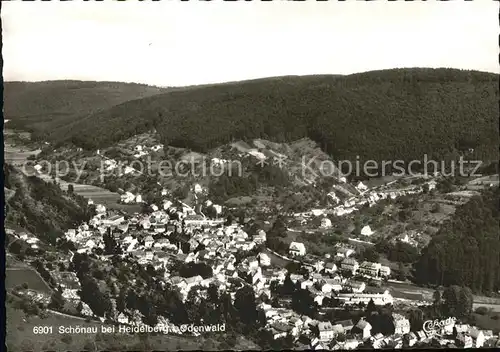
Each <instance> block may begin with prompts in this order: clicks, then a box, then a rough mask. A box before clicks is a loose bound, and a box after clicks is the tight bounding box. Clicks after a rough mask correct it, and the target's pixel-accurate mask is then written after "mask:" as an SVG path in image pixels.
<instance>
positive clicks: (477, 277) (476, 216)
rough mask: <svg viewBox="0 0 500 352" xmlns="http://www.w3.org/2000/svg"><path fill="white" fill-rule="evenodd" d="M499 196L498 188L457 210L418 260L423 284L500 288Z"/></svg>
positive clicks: (483, 289)
mask: <svg viewBox="0 0 500 352" xmlns="http://www.w3.org/2000/svg"><path fill="white" fill-rule="evenodd" d="M499 196H500V192H499V189H498V187H497V188H495V189H494V190H488V191H487V192H486V193H485V194H484V195H482V196H478V197H475V198H473V199H471V200H470V201H469V202H468V203H466V204H465V205H463V206H462V207H460V208H458V209H457V211H456V213H455V214H454V215H453V217H452V218H451V219H450V220H449V221H448V222H447V223H446V224H445V225H444V226H443V227H442V229H441V230H440V231H439V232H438V233H437V234H436V236H434V237H433V238H432V240H431V242H430V243H429V245H428V246H427V247H426V248H425V249H424V250H423V252H422V256H421V258H420V260H419V262H418V263H416V278H417V280H418V281H419V282H420V283H422V284H438V285H445V286H448V285H459V286H468V287H470V288H471V289H472V290H474V291H476V292H480V291H482V292H497V291H498V290H500V231H499V228H498V224H499V220H500V218H499V211H498V209H499V199H500V198H499Z"/></svg>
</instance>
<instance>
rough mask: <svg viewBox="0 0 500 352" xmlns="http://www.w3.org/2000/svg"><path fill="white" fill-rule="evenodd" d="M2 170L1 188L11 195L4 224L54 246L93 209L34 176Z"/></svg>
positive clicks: (8, 166) (6, 169) (6, 166)
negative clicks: (22, 230)
mask: <svg viewBox="0 0 500 352" xmlns="http://www.w3.org/2000/svg"><path fill="white" fill-rule="evenodd" d="M3 170H4V182H5V184H4V185H5V187H6V188H7V189H10V190H12V191H14V192H15V193H14V195H13V196H12V197H11V198H9V199H8V200H7V201H6V216H5V223H6V224H7V225H9V224H11V225H15V226H20V227H22V228H24V229H26V230H27V231H30V232H32V233H33V234H35V235H36V236H37V237H38V238H39V239H40V240H42V241H47V242H49V243H52V244H54V243H55V241H56V239H57V238H58V237H60V236H61V235H62V234H63V233H64V231H66V230H67V229H68V228H71V227H74V225H75V224H79V223H81V222H82V221H87V220H89V219H90V216H91V214H92V211H93V210H92V209H91V208H89V207H88V206H87V202H86V201H85V199H84V198H82V197H80V196H78V195H75V194H67V193H66V192H64V191H62V190H61V189H60V188H59V186H58V185H55V184H53V183H50V182H45V181H43V180H41V179H39V178H37V177H36V176H30V177H26V176H25V175H24V174H22V173H21V172H20V171H17V170H16V169H15V168H14V167H13V166H11V165H9V164H4V168H3Z"/></svg>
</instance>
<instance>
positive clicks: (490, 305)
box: [472, 301, 500, 312]
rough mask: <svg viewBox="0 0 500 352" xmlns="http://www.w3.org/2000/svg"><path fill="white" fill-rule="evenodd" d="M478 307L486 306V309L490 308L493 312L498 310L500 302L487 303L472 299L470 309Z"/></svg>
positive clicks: (499, 310) (499, 309)
mask: <svg viewBox="0 0 500 352" xmlns="http://www.w3.org/2000/svg"><path fill="white" fill-rule="evenodd" d="M479 307H486V308H488V309H491V310H492V311H493V312H500V302H499V303H497V304H488V303H481V302H477V301H474V304H473V305H472V309H476V308H479Z"/></svg>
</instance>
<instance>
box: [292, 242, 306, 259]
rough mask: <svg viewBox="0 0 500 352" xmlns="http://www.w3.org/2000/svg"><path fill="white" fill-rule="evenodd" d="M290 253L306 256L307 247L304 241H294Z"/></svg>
mask: <svg viewBox="0 0 500 352" xmlns="http://www.w3.org/2000/svg"><path fill="white" fill-rule="evenodd" d="M289 253H290V255H292V256H304V255H305V254H306V247H305V246H304V244H303V243H300V242H292V243H290V249H289Z"/></svg>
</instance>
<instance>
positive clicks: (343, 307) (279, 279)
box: [19, 180, 498, 349]
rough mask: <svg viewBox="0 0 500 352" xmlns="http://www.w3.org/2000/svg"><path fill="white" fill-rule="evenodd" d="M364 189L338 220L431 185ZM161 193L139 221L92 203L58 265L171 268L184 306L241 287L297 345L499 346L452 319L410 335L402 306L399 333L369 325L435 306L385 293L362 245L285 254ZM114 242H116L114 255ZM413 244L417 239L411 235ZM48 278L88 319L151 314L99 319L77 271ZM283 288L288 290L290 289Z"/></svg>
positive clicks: (217, 210) (268, 325) (384, 275)
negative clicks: (186, 270) (301, 298)
mask: <svg viewBox="0 0 500 352" xmlns="http://www.w3.org/2000/svg"><path fill="white" fill-rule="evenodd" d="M426 185H427V186H426V187H428V188H433V187H435V181H433V180H431V181H430V182H429V183H426ZM356 189H357V190H358V195H357V196H355V197H351V198H350V199H348V200H347V201H345V202H344V203H343V204H339V205H338V206H336V207H334V208H333V212H335V213H336V214H337V215H342V214H346V213H349V212H351V211H353V209H356V208H355V207H356V206H358V207H359V206H362V205H364V204H367V203H368V204H374V203H376V201H377V200H378V199H382V198H383V197H389V198H391V199H394V198H396V197H397V196H399V195H402V194H405V192H407V193H409V192H414V193H417V192H421V191H422V189H423V186H420V187H411V188H409V189H407V190H405V191H401V190H400V191H392V190H391V191H384V190H367V188H366V186H364V185H363V183H362V182H360V183H358V185H357V186H356ZM194 190H195V193H200V192H202V189H201V186H199V185H195V187H194ZM334 195H335V194H334V193H333V194H331V195H330V196H331V197H334ZM161 196H162V199H163V202H162V203H161V204H150V205H149V207H148V209H149V211H147V212H144V213H136V214H132V215H130V214H124V213H123V212H117V211H113V210H107V209H106V207H105V206H104V205H102V204H93V201H92V200H89V201H88V202H89V205H92V206H94V207H95V215H94V216H93V217H92V218H91V219H90V221H88V222H86V223H83V224H80V225H79V226H78V227H76V228H73V229H68V230H67V232H66V234H65V237H66V241H67V242H68V243H71V247H72V251H70V253H71V256H70V257H63V256H62V257H61V258H60V259H59V261H60V263H62V267H66V268H68V267H69V266H70V263H71V257H72V256H73V255H75V253H78V254H87V255H91V256H92V257H93V258H95V260H97V261H100V262H101V263H102V265H107V264H106V263H110V261H111V260H116V258H121V259H123V260H124V261H125V260H126V261H128V262H134V263H136V264H138V265H140V266H143V267H153V268H154V269H155V270H158V271H161V272H163V277H162V278H161V280H160V284H161V285H169V286H171V287H175V288H176V290H177V291H178V293H179V295H180V297H181V298H182V300H183V301H185V300H186V299H187V298H188V296H189V294H190V292H191V291H192V290H193V288H195V287H196V288H198V289H199V288H201V289H202V290H203V289H205V290H206V289H207V288H208V287H210V286H215V287H216V288H217V289H218V291H219V292H227V293H229V294H230V296H231V298H232V299H233V300H234V298H235V295H236V292H237V291H238V290H239V289H240V288H241V287H243V286H246V287H250V288H251V289H252V291H253V292H254V295H255V301H256V304H257V309H258V311H259V312H260V314H261V315H262V317H263V318H264V319H263V326H262V329H263V330H265V331H267V333H269V334H270V335H271V336H272V337H273V339H275V340H279V339H291V340H292V341H293V345H294V348H299V347H302V348H308V349H356V348H359V347H361V346H365V347H371V348H376V349H377V348H387V347H392V348H403V347H412V346H414V345H415V344H417V343H419V344H420V345H419V346H423V345H424V346H432V345H436V344H437V345H439V346H446V347H451V348H452V347H463V348H471V347H477V348H479V347H483V346H484V345H485V344H487V343H488V341H489V342H490V343H497V342H498V336H494V335H493V332H492V331H486V330H484V331H483V330H480V329H478V328H477V327H475V326H469V325H466V324H460V323H459V322H458V321H457V320H456V319H454V318H453V317H450V319H448V320H447V323H446V325H443V326H439V329H425V326H424V328H423V329H421V330H419V331H412V330H414V329H411V324H410V320H409V319H408V318H407V317H406V316H405V315H404V309H403V310H401V309H399V310H397V311H398V313H396V312H392V313H391V314H390V317H391V318H390V320H391V324H392V326H393V329H392V328H391V329H390V332H384V333H382V332H380V331H381V328H380V327H378V326H372V324H370V322H368V319H367V318H368V313H366V314H363V312H364V309H365V308H367V307H371V309H373V307H379V308H380V309H383V308H385V307H401V306H403V307H406V308H408V307H417V306H428V305H429V304H430V303H429V302H426V301H421V300H409V299H404V298H396V297H393V295H392V294H391V292H390V290H389V289H385V288H384V285H385V283H386V282H387V280H390V279H392V276H391V269H390V268H389V267H388V266H384V265H382V264H381V263H377V262H369V261H362V262H358V261H357V260H356V259H354V256H355V254H356V249H355V247H354V246H350V245H349V244H345V243H339V244H338V245H337V246H336V247H335V248H336V253H331V254H329V255H326V256H325V257H324V258H318V257H317V256H311V255H309V254H308V253H307V248H306V246H305V245H304V244H303V243H300V242H291V243H290V245H289V249H288V254H287V255H283V254H278V253H276V252H274V251H272V250H270V249H269V248H267V247H266V240H267V235H266V232H265V231H264V230H263V229H260V230H257V231H254V233H252V234H249V233H248V232H247V229H246V227H245V224H242V223H239V222H238V221H236V220H231V221H228V219H227V218H225V217H223V216H221V214H222V210H223V207H222V206H219V205H216V204H213V203H212V202H210V201H207V202H205V204H204V207H205V209H206V208H212V209H213V211H212V212H210V213H211V214H213V215H214V216H213V217H208V216H206V215H205V214H204V213H203V212H202V211H200V210H198V211H195V210H194V209H193V208H191V207H190V206H188V205H186V204H184V203H182V202H179V201H177V200H175V199H173V198H172V196H171V194H170V193H169V192H168V191H167V190H163V191H162V193H161ZM121 201H122V202H124V203H130V202H137V203H139V202H142V199H141V198H140V195H134V194H131V193H130V192H128V193H125V194H123V195H122V198H121ZM339 203H340V201H339ZM323 214H324V211H323V210H318V209H313V210H311V211H310V213H306V214H295V216H296V217H300V218H302V219H307V217H308V216H321V215H323ZM328 221H329V220H328V218H326V217H325V218H324V220H322V222H321V227H329V226H330V225H331V224H330V223H328ZM372 233H373V232H372V231H371V229H370V228H369V227H365V228H363V229H362V231H361V235H362V236H364V237H366V238H369V237H370V235H371V234H372ZM106 238H107V239H106ZM19 239H20V240H23V241H26V242H27V243H28V244H29V245H30V246H31V248H32V249H35V250H36V249H38V244H37V239H36V238H31V237H28V236H26V235H22V236H21V237H19ZM110 239H111V241H112V242H113V245H111V247H112V249H111V252H110V249H109V247H110V245H109V241H110ZM405 240H406V241H410V239H408V238H406V239H405ZM106 242H108V243H107V244H106ZM276 257H278V258H281V259H283V260H286V261H287V262H289V263H295V264H298V269H295V270H292V271H290V270H291V269H290V267H289V266H287V267H283V266H279V265H275V263H274V262H275V260H274V258H276ZM173 263H177V264H179V263H180V264H181V265H203V266H206V267H209V268H210V270H209V274H208V275H207V274H206V273H201V272H200V273H199V274H196V275H193V276H190V277H181V276H180V275H172V274H171V273H170V271H169V268H170V267H171V265H172V264H173ZM50 276H51V277H52V278H53V279H54V281H55V286H57V287H60V288H61V292H62V297H63V298H64V299H65V300H67V301H72V302H74V303H75V304H77V305H78V307H79V309H80V312H79V313H80V314H81V315H82V316H87V317H89V318H93V319H94V318H98V319H100V320H101V321H103V322H104V321H113V322H115V323H119V324H126V325H132V326H141V325H143V324H145V323H144V321H143V320H144V316H143V314H141V313H140V312H139V311H137V310H136V311H127V312H118V311H117V310H114V311H113V312H114V314H113V315H112V316H109V315H108V316H100V317H97V316H96V314H94V312H93V311H92V310H91V309H90V307H89V306H88V305H87V304H85V303H84V302H81V300H80V297H79V294H78V293H79V291H80V289H81V285H80V283H79V281H78V278H77V276H76V274H75V273H74V272H71V271H60V270H57V268H55V270H52V271H51V272H50ZM133 283H134V282H131V284H133ZM374 283H375V284H374ZM284 287H288V291H287V289H283V288H284ZM290 287H293V289H290ZM26 292H29V290H26ZM197 292H201V291H197ZM298 292H300V294H301V295H303V294H305V295H306V296H307V300H306V301H307V302H309V303H303V304H311V305H312V306H314V307H315V308H314V309H316V310H317V314H315V316H308V315H307V314H304V309H305V310H307V309H309V308H310V307H305V308H304V309H302V308H301V309H300V312H297V309H296V305H295V306H294V305H293V304H292V301H293V300H294V299H295V298H294V297H293V295H295V294H299V293H298ZM33 299H35V300H37V301H39V302H44V303H47V302H48V301H50V298H48V297H43V295H38V296H37V297H33ZM112 301H113V302H115V303H114V305H116V299H114V298H113V299H112ZM314 309H312V310H314ZM339 310H340V311H344V312H350V311H352V312H356V314H353V315H352V316H353V317H355V318H351V319H343V320H331V319H329V316H331V312H332V311H339ZM348 315H349V313H347V316H348ZM365 315H366V317H365ZM157 327H159V328H162V327H163V328H168V329H170V330H171V331H174V330H175V326H174V325H173V324H172V323H171V322H169V321H168V319H166V318H165V317H161V316H160V317H158V322H157ZM382 330H383V329H382Z"/></svg>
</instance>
